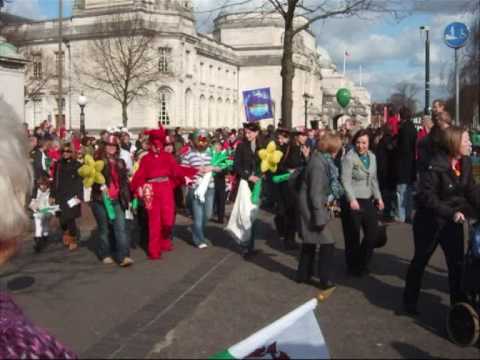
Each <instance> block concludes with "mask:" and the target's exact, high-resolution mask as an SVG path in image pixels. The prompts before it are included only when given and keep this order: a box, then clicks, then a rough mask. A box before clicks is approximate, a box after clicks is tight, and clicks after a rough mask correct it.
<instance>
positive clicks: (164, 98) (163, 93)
mask: <svg viewBox="0 0 480 360" xmlns="http://www.w3.org/2000/svg"><path fill="white" fill-rule="evenodd" d="M171 98H172V93H171V92H170V91H169V90H168V89H161V90H160V113H159V115H158V121H159V122H160V124H162V125H166V126H168V125H170V101H171Z"/></svg>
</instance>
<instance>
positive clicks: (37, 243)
mask: <svg viewBox="0 0 480 360" xmlns="http://www.w3.org/2000/svg"><path fill="white" fill-rule="evenodd" d="M36 185H37V186H36V187H35V190H34V193H33V198H32V201H31V202H30V206H29V207H30V209H31V210H32V211H33V220H34V224H35V237H34V238H33V240H34V245H33V249H34V251H35V252H36V253H39V252H40V251H42V249H43V248H44V246H45V244H46V243H47V238H48V234H49V225H48V223H49V221H50V219H51V218H52V213H51V212H49V211H45V209H47V208H49V207H50V205H51V204H50V181H49V180H48V178H47V177H46V176H41V177H40V178H39V179H38V180H37V181H36Z"/></svg>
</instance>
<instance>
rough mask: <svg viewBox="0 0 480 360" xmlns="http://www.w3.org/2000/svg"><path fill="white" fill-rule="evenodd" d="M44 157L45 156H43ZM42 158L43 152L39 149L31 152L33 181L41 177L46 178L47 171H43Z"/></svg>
mask: <svg viewBox="0 0 480 360" xmlns="http://www.w3.org/2000/svg"><path fill="white" fill-rule="evenodd" d="M45 156H47V155H46V154H45ZM42 157H43V152H42V150H40V149H39V148H37V149H36V150H34V152H33V176H34V178H35V180H37V179H39V178H40V177H42V176H46V177H49V176H48V169H46V170H44V169H43V163H42Z"/></svg>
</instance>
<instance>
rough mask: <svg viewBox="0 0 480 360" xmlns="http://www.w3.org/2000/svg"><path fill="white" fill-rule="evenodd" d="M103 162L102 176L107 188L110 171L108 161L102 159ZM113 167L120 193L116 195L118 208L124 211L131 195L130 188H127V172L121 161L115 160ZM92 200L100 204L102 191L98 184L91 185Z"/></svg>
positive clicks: (109, 181) (109, 180)
mask: <svg viewBox="0 0 480 360" xmlns="http://www.w3.org/2000/svg"><path fill="white" fill-rule="evenodd" d="M102 160H103V161H104V162H105V166H104V167H103V170H102V174H103V176H104V177H105V185H106V186H109V184H110V183H111V181H112V175H111V174H112V169H111V165H110V163H109V161H108V160H107V159H102ZM115 166H116V170H117V173H118V177H119V181H120V184H119V188H120V192H119V194H118V201H119V203H120V206H121V207H122V208H123V209H124V210H126V209H128V207H129V204H130V201H131V198H132V197H131V193H130V188H129V186H128V170H127V166H126V164H125V161H123V160H122V159H116V160H115ZM92 200H93V201H98V202H102V201H103V198H102V190H101V186H100V185H99V184H93V186H92Z"/></svg>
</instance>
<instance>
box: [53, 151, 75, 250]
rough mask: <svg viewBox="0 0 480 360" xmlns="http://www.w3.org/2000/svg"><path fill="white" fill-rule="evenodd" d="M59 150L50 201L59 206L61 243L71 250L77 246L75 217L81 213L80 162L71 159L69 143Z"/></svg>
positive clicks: (71, 153)
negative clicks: (59, 156) (60, 157)
mask: <svg viewBox="0 0 480 360" xmlns="http://www.w3.org/2000/svg"><path fill="white" fill-rule="evenodd" d="M61 152H62V159H61V160H59V161H57V162H56V164H55V169H54V172H53V181H52V188H51V194H50V196H51V199H50V203H56V204H58V205H59V206H60V226H61V228H62V230H63V244H64V245H65V246H66V247H68V249H69V250H70V251H73V250H76V249H77V247H78V245H77V238H78V236H79V231H78V227H77V223H76V219H77V218H79V217H80V216H81V215H82V209H81V201H82V199H83V183H82V178H81V177H80V175H79V174H78V169H79V168H80V166H81V164H80V163H79V162H78V161H77V160H74V159H73V147H72V146H71V145H70V144H64V145H63V147H62V149H61Z"/></svg>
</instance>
